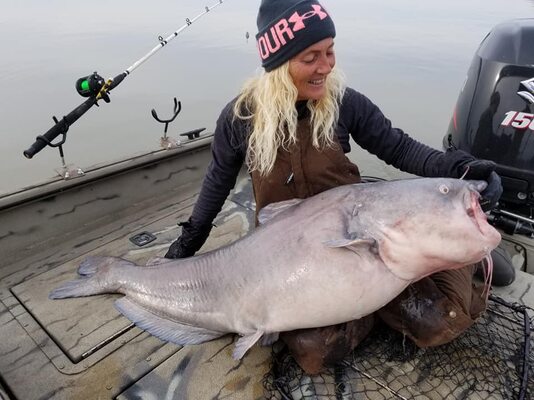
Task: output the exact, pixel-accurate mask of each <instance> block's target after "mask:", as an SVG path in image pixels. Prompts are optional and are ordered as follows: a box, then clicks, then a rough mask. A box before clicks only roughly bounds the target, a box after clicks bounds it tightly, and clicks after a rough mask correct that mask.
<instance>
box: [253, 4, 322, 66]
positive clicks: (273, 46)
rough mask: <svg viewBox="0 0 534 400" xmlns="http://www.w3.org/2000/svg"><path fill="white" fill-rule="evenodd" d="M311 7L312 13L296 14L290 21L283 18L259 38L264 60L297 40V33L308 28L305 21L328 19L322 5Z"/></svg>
mask: <svg viewBox="0 0 534 400" xmlns="http://www.w3.org/2000/svg"><path fill="white" fill-rule="evenodd" d="M311 7H312V9H311V10H310V11H308V12H305V13H304V14H302V15H300V14H299V13H298V12H295V13H293V15H291V17H289V18H288V19H285V18H282V19H281V20H280V21H278V22H276V23H274V24H273V25H272V26H271V27H270V28H269V29H267V31H266V32H265V33H264V34H263V35H261V36H260V37H259V38H258V49H259V51H260V56H261V58H262V59H263V60H265V59H266V58H268V57H269V56H270V55H272V54H274V53H276V52H277V51H278V50H280V49H281V48H283V47H284V46H285V45H286V44H287V43H289V42H290V41H292V40H293V39H295V32H298V31H301V30H303V29H305V28H306V23H305V21H306V20H307V19H310V18H314V17H317V18H319V20H321V21H322V20H323V19H325V18H327V17H328V14H327V13H326V11H325V10H324V8H322V7H321V6H320V5H318V4H313V5H312V6H311Z"/></svg>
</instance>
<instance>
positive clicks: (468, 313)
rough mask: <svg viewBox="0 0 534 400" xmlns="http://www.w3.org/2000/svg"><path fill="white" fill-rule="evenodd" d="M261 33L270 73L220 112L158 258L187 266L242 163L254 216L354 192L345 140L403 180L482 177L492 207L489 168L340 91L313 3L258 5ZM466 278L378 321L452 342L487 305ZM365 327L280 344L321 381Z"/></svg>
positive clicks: (397, 303) (425, 288)
mask: <svg viewBox="0 0 534 400" xmlns="http://www.w3.org/2000/svg"><path fill="white" fill-rule="evenodd" d="M257 23H258V30H259V33H258V34H257V35H256V39H257V43H258V49H259V52H260V56H261V58H262V66H263V67H264V69H265V72H264V73H263V74H262V75H261V76H259V77H257V78H255V79H252V80H250V81H249V82H248V83H246V85H245V86H244V88H243V90H242V91H241V93H240V94H239V96H238V97H237V98H236V99H234V100H233V101H232V102H230V103H229V104H228V105H227V106H226V107H225V108H224V110H223V111H222V113H221V116H220V117H219V119H218V121H217V127H216V130H215V135H214V140H213V144H212V153H213V160H212V162H211V164H210V166H209V168H208V171H207V175H206V177H205V180H204V182H203V185H202V189H201V192H200V195H199V198H198V201H197V203H196V204H195V207H194V210H193V213H192V215H191V217H190V218H189V220H188V221H187V222H185V223H183V224H181V225H182V235H181V236H180V237H179V238H178V239H177V240H176V241H175V242H174V243H173V244H172V245H171V247H170V248H169V251H168V252H167V254H166V255H165V257H167V258H181V257H189V256H192V255H193V254H194V253H195V252H196V251H198V250H199V249H200V247H201V246H202V245H203V243H204V242H205V240H206V239H207V237H208V235H209V232H210V229H211V226H212V221H213V220H214V219H215V217H216V215H217V214H218V212H219V211H220V210H221V208H222V205H223V203H224V201H225V199H226V198H227V196H228V194H229V192H230V190H231V189H232V188H233V187H234V185H235V182H236V179H237V176H238V173H239V171H240V169H241V167H242V165H243V163H246V165H247V167H248V169H249V171H250V173H251V176H252V184H253V188H254V196H255V200H256V211H258V210H260V209H261V208H262V207H264V206H266V205H268V204H270V203H273V202H277V201H283V200H288V199H292V198H306V197H310V196H313V195H315V194H317V193H320V192H322V191H325V190H327V189H330V188H333V187H336V186H339V185H343V184H352V183H358V182H360V174H359V171H358V168H357V166H356V165H354V164H353V163H352V162H350V161H349V159H348V158H347V157H346V156H345V153H348V152H349V151H350V144H349V139H350V137H352V139H353V140H354V141H355V142H356V143H357V144H358V145H360V146H361V147H363V148H364V149H366V150H367V151H369V152H370V153H372V154H375V155H376V156H378V157H379V158H380V159H382V160H384V161H385V162H386V163H388V164H391V165H393V166H394V167H396V168H398V169H400V170H402V171H406V172H409V173H412V174H416V175H420V176H426V177H454V178H459V177H461V176H462V175H463V174H464V173H465V172H467V175H468V178H473V179H485V180H487V181H488V183H489V186H488V188H487V189H486V191H485V193H483V195H484V196H485V197H486V198H487V199H488V200H489V203H490V204H492V205H494V204H495V203H496V201H497V200H498V198H499V196H500V194H501V193H502V187H501V184H500V178H499V177H498V175H497V174H496V173H495V172H494V169H495V164H494V163H492V162H490V161H484V160H476V159H475V158H473V157H472V156H471V155H469V154H467V153H464V152H462V151H454V150H449V151H447V152H445V153H443V152H440V151H438V150H435V149H432V148H430V147H428V146H426V145H424V144H422V143H419V142H417V141H415V140H413V139H412V138H410V137H409V136H408V135H406V134H405V133H404V132H403V131H401V130H400V129H396V128H393V127H392V126H391V123H390V121H389V120H387V119H386V118H385V117H384V115H383V114H382V112H381V111H380V110H379V109H378V107H377V106H376V105H374V104H373V103H372V102H371V101H370V100H369V99H367V98H366V97H365V96H364V95H362V94H360V93H358V92H357V91H355V90H354V89H351V88H348V87H346V86H345V85H344V82H343V79H342V77H341V74H340V72H339V71H338V70H337V69H336V68H335V64H336V58H335V52H334V37H335V35H336V32H335V27H334V23H333V22H332V19H331V17H330V15H329V14H328V12H327V11H326V10H325V9H324V8H323V7H322V6H321V4H320V3H319V2H317V1H315V0H262V3H261V5H260V9H259V13H258V19H257ZM392 201H394V199H392ZM325 267H328V266H325ZM473 269H474V268H473V267H468V268H464V269H463V270H460V271H448V272H446V273H445V272H444V273H439V274H436V275H433V276H432V277H431V278H426V279H423V280H422V281H420V282H417V283H416V284H414V285H412V286H410V287H409V288H408V289H406V291H405V292H403V293H402V294H401V295H400V296H399V297H398V298H397V299H395V300H393V301H392V302H391V303H390V304H389V305H388V306H386V307H385V308H384V309H382V310H380V311H379V312H378V315H379V316H380V318H382V319H383V320H384V321H386V323H388V324H389V325H391V326H392V327H393V328H395V329H397V330H400V331H401V332H403V333H405V334H406V335H408V336H409V337H410V338H412V339H413V340H414V341H415V342H416V343H417V344H418V345H420V346H431V345H437V344H441V343H445V342H447V341H449V340H452V339H453V338H454V337H456V336H458V335H459V334H460V333H461V332H462V331H463V330H465V329H466V328H467V327H468V326H470V325H471V324H472V322H473V320H474V318H476V316H477V315H478V313H479V312H481V311H482V310H483V309H484V307H485V304H479V303H480V301H479V302H478V303H477V302H476V301H472V299H475V300H476V299H477V298H479V297H477V296H475V295H474V294H475V291H474V290H473V289H472V274H473ZM333 290H335V288H333ZM481 301H482V302H483V300H481ZM414 302H415V303H416V305H417V307H418V310H420V311H422V312H423V314H421V315H420V314H417V315H412V314H413V313H410V312H409V310H408V308H407V304H408V303H409V304H412V305H413V304H414ZM407 310H408V311H407ZM372 318H373V317H372V316H370V317H367V318H364V319H363V320H359V321H353V322H351V323H347V324H341V325H338V326H335V327H327V328H320V329H312V330H303V331H298V332H293V333H287V334H285V335H283V336H282V337H283V339H284V340H285V341H286V343H288V344H289V347H290V349H291V350H292V352H293V353H294V355H295V356H296V358H297V361H299V363H300V364H301V366H303V368H304V369H305V370H306V371H307V372H312V373H313V372H318V371H319V370H320V369H321V368H322V366H323V365H324V364H325V363H331V362H335V361H337V360H338V359H339V358H341V357H343V356H344V355H345V354H346V352H348V351H350V350H352V349H353V348H354V346H356V345H357V343H358V342H359V341H361V339H362V338H363V337H364V336H365V334H367V333H368V331H369V329H370V327H371V326H372ZM325 343H330V345H326V344H325ZM332 343H334V345H332Z"/></svg>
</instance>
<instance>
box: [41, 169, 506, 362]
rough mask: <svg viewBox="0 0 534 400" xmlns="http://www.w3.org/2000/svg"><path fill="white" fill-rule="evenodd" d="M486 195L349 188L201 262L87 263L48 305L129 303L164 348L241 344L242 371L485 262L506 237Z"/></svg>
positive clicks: (446, 188)
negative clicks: (275, 350)
mask: <svg viewBox="0 0 534 400" xmlns="http://www.w3.org/2000/svg"><path fill="white" fill-rule="evenodd" d="M485 187H486V183H485V182H482V181H462V180H456V179H440V178H432V179H410V180H400V181H392V182H379V183H367V184H364V183H362V184H356V185H346V186H340V187H338V188H335V189H331V190H328V191H326V192H323V193H320V194H318V195H316V196H314V197H311V198H308V199H305V200H290V201H285V202H280V203H275V204H272V205H269V206H267V207H265V208H264V209H263V210H262V211H261V212H260V214H259V221H260V224H261V226H260V227H259V228H257V229H256V230H254V232H253V233H251V234H249V235H248V236H246V237H244V238H242V239H240V240H238V241H236V242H234V243H232V244H230V245H228V246H226V247H223V248H220V249H218V250H215V251H212V252H209V253H205V254H202V255H199V256H195V257H191V258H187V259H180V260H168V259H164V258H160V259H157V260H156V261H154V262H152V263H150V265H148V266H138V265H135V264H133V263H131V262H129V261H126V260H124V259H121V258H116V257H91V258H88V259H86V260H85V261H84V262H83V263H82V264H81V265H80V267H79V270H78V272H79V274H80V275H82V276H83V278H82V279H78V280H75V281H71V282H67V283H65V284H64V285H63V286H61V287H59V288H58V289H55V290H54V291H52V292H51V294H50V298H52V299H59V298H65V297H78V296H88V295H94V294H99V293H114V292H117V293H122V294H124V295H125V296H124V297H122V298H120V299H118V300H117V301H116V303H115V304H116V307H117V309H118V310H119V311H120V312H121V313H122V314H124V315H125V316H126V317H127V318H128V319H130V320H131V321H133V322H134V323H135V324H136V325H137V326H139V327H140V328H142V329H144V330H146V331H148V332H150V333H151V334H153V335H154V336H157V337H159V338H161V339H163V340H166V341H170V342H174V343H177V344H180V345H185V344H198V343H202V342H204V341H207V340H211V339H214V338H217V337H219V336H222V335H224V334H226V333H230V332H234V333H238V334H239V335H241V338H240V339H239V340H238V341H237V344H236V347H235V349H234V357H235V358H237V359H239V358H241V357H242V356H243V355H244V354H245V352H246V351H247V350H248V349H249V348H250V347H251V346H252V345H253V344H254V343H256V342H257V341H258V340H259V339H260V338H262V337H263V339H262V342H264V343H270V342H272V341H274V340H275V339H276V338H277V337H278V332H282V331H289V330H294V329H300V328H312V327H321V326H328V325H333V324H338V323H341V322H345V321H350V320H354V319H358V318H361V317H363V316H365V315H367V314H370V313H372V312H373V311H375V310H377V309H379V308H381V307H382V306H384V305H385V304H386V303H388V302H389V301H390V300H392V299H393V298H394V297H396V296H397V295H398V294H399V293H400V292H401V291H402V290H404V289H405V288H406V287H407V286H408V285H409V284H410V283H412V282H415V281H417V280H419V279H421V278H423V277H425V276H427V275H430V274H432V273H434V272H437V271H441V270H446V269H456V268H461V267H463V266H465V265H469V264H473V263H476V262H479V261H481V260H482V259H484V258H487V257H488V255H489V254H490V252H491V250H493V249H494V248H495V247H496V246H497V245H498V243H499V241H500V239H501V237H500V235H499V233H498V232H497V231H496V230H495V229H494V228H493V227H491V226H490V225H489V224H488V223H487V220H486V216H485V214H484V213H483V212H482V210H481V209H480V206H479V202H478V199H479V192H480V191H482V190H484V188H485ZM488 266H491V263H488ZM488 268H489V269H491V268H490V267H488Z"/></svg>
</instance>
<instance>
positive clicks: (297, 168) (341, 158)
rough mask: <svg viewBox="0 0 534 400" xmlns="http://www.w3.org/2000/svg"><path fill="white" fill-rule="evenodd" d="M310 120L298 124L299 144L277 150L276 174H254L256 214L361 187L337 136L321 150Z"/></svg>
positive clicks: (355, 167) (354, 167)
mask: <svg viewBox="0 0 534 400" xmlns="http://www.w3.org/2000/svg"><path fill="white" fill-rule="evenodd" d="M311 136H312V132H311V128H310V123H309V120H308V119H304V120H301V121H299V124H298V128H297V143H296V144H294V145H292V146H291V147H290V148H289V150H284V149H281V148H280V149H278V154H277V156H276V161H275V163H274V167H273V170H272V171H271V172H270V173H269V174H268V175H267V176H261V175H260V174H259V173H258V172H257V171H253V172H252V174H251V175H252V187H253V189H254V198H255V200H256V214H257V213H258V211H259V210H261V209H262V208H263V207H265V206H266V205H268V204H271V203H275V202H278V201H284V200H290V199H295V198H298V199H305V198H307V197H310V196H313V195H316V194H317V193H321V192H324V191H325V190H328V189H332V188H334V187H337V186H341V185H347V184H351V183H359V182H360V181H361V179H360V172H359V170H358V167H357V166H356V165H354V164H353V163H352V162H351V161H350V160H349V159H348V158H347V156H345V154H344V153H343V149H342V148H341V145H340V144H339V142H338V140H337V136H336V135H334V140H335V143H334V145H333V146H331V147H327V148H325V149H322V150H318V149H316V148H315V147H314V146H313V143H312V137H311Z"/></svg>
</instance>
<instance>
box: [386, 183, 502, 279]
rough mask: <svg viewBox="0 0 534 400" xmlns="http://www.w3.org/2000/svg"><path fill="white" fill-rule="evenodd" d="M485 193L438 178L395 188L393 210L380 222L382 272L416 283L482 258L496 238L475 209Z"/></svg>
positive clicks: (498, 237)
mask: <svg viewBox="0 0 534 400" xmlns="http://www.w3.org/2000/svg"><path fill="white" fill-rule="evenodd" d="M486 187H487V183H486V182H484V181H464V180H459V179H441V178H430V179H415V180H413V183H411V184H407V185H404V186H402V185H398V190H397V191H396V201H395V204H396V205H397V207H396V208H397V210H393V211H392V212H391V216H390V218H389V219H387V218H385V219H384V220H383V224H382V230H381V232H380V234H379V236H380V240H379V253H380V256H381V257H382V259H383V260H384V262H385V264H386V265H387V266H388V268H390V270H391V271H392V272H393V273H394V274H395V275H397V276H399V277H401V278H403V279H408V280H418V279H421V278H423V277H425V276H428V275H430V274H433V273H435V272H438V271H442V270H447V269H457V268H461V267H464V266H466V265H470V264H475V263H477V262H479V261H481V260H482V259H484V258H485V257H487V256H488V255H489V254H490V252H491V251H492V250H493V249H494V248H495V247H497V245H498V244H499V242H500V241H501V235H500V234H499V232H498V231H497V230H496V229H495V228H494V227H492V226H491V225H490V224H489V223H488V221H487V217H486V214H485V213H484V212H483V211H482V209H481V207H480V204H479V199H480V193H481V192H482V191H483V190H484V189H485V188H486ZM408 199H410V201H409V202H408ZM405 201H406V204H403V203H404V202H405ZM407 204H410V205H411V206H408V205H407ZM390 208H391V207H390Z"/></svg>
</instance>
